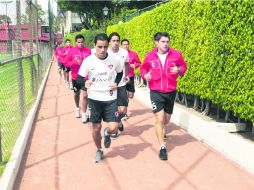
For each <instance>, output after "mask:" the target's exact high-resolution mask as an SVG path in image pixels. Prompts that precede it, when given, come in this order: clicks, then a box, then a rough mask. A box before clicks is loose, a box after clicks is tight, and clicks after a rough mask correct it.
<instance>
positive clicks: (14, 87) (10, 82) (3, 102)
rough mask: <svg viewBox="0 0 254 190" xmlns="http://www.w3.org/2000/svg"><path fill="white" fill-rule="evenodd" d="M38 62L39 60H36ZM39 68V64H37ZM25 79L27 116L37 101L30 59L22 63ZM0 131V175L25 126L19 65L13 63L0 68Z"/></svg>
mask: <svg viewBox="0 0 254 190" xmlns="http://www.w3.org/2000/svg"><path fill="white" fill-rule="evenodd" d="M35 60H37V59H35ZM35 65H36V66H35V67H37V65H38V64H37V62H35ZM22 67H23V76H24V77H23V78H24V92H23V94H24V97H25V106H24V107H25V111H26V114H27V112H28V111H29V109H30V106H31V105H32V103H33V102H34V100H35V97H36V93H37V92H35V94H32V88H31V81H32V80H31V74H30V73H31V71H30V62H29V59H24V60H23V62H22ZM0 88H1V91H0V129H1V138H2V162H0V175H1V174H2V172H3V170H4V168H5V165H6V163H7V162H8V159H9V158H10V155H11V152H12V149H13V146H14V144H15V141H16V138H17V136H18V135H19V133H20V130H21V127H22V126H23V122H22V119H21V118H20V103H19V83H18V63H17V62H16V61H15V62H11V63H8V64H5V65H2V66H0Z"/></svg>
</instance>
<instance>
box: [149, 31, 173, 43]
mask: <svg viewBox="0 0 254 190" xmlns="http://www.w3.org/2000/svg"><path fill="white" fill-rule="evenodd" d="M161 37H167V38H168V39H169V40H170V36H169V34H168V33H167V32H157V33H156V34H154V36H153V39H154V41H159V40H160V39H161Z"/></svg>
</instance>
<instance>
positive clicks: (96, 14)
mask: <svg viewBox="0 0 254 190" xmlns="http://www.w3.org/2000/svg"><path fill="white" fill-rule="evenodd" d="M57 3H58V6H59V7H60V8H61V9H62V10H64V11H72V12H75V13H77V14H78V15H79V17H80V20H81V22H82V24H83V26H84V28H86V29H92V28H100V27H101V26H102V25H103V21H104V20H105V18H104V16H103V12H102V9H103V8H104V7H105V6H107V7H108V8H109V9H110V12H109V17H110V18H111V17H113V16H114V17H115V16H116V15H118V14H122V13H123V12H122V11H121V9H122V8H124V7H126V8H127V9H134V8H136V9H140V8H144V7H147V6H150V5H153V4H155V3H158V1H155V0H154V1H151V0H149V1H126V0H112V1H79V0H76V1H65V0H58V1H57Z"/></svg>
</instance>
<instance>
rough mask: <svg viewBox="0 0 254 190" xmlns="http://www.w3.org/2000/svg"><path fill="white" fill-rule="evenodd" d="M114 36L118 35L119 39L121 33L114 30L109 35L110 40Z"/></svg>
mask: <svg viewBox="0 0 254 190" xmlns="http://www.w3.org/2000/svg"><path fill="white" fill-rule="evenodd" d="M114 36H118V38H119V40H120V35H119V34H118V33H117V32H112V33H111V34H110V35H109V41H110V40H111V39H112V38H113V37H114Z"/></svg>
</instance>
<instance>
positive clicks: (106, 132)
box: [104, 128, 109, 136]
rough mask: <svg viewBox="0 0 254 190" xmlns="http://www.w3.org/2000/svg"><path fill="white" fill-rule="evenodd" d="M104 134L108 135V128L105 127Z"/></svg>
mask: <svg viewBox="0 0 254 190" xmlns="http://www.w3.org/2000/svg"><path fill="white" fill-rule="evenodd" d="M104 135H106V136H108V135H109V134H108V129H107V128H106V131H105V132H104Z"/></svg>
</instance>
